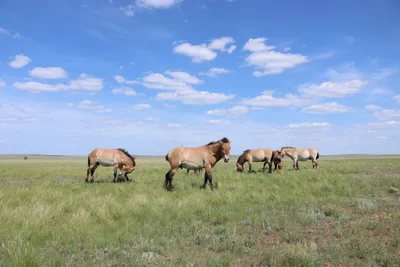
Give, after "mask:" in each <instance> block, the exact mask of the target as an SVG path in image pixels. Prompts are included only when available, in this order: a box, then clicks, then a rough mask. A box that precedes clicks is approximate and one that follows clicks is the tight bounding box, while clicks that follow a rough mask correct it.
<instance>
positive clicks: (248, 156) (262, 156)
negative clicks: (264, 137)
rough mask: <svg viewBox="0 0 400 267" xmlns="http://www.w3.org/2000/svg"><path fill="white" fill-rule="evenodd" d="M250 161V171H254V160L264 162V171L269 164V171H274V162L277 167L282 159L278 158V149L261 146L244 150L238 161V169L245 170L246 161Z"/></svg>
mask: <svg viewBox="0 0 400 267" xmlns="http://www.w3.org/2000/svg"><path fill="white" fill-rule="evenodd" d="M246 162H248V164H249V173H251V172H252V169H251V168H252V164H253V162H264V166H263V171H264V170H265V165H267V163H268V165H269V170H268V173H272V163H274V165H275V169H274V171H275V170H276V168H277V165H278V163H279V162H280V160H279V159H278V151H277V150H272V149H270V148H260V149H247V150H245V151H243V153H242V155H240V156H239V158H238V160H237V162H236V170H237V171H238V172H243V171H244V166H243V165H244V163H246Z"/></svg>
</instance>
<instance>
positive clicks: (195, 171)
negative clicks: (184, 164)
mask: <svg viewBox="0 0 400 267" xmlns="http://www.w3.org/2000/svg"><path fill="white" fill-rule="evenodd" d="M190 170H191V169H187V171H186V175H189V172H190ZM202 170H203V169H202V168H197V169H194V170H193V171H194V173H195V174H197V176H199V175H200V172H201V171H202Z"/></svg>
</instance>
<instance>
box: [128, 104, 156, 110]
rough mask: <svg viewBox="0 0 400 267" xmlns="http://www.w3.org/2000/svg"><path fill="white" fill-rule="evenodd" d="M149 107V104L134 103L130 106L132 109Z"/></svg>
mask: <svg viewBox="0 0 400 267" xmlns="http://www.w3.org/2000/svg"><path fill="white" fill-rule="evenodd" d="M149 108H151V105H150V104H136V105H133V106H132V109H134V110H141V109H149Z"/></svg>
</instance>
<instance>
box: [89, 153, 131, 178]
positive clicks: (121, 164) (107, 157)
mask: <svg viewBox="0 0 400 267" xmlns="http://www.w3.org/2000/svg"><path fill="white" fill-rule="evenodd" d="M99 165H101V166H104V167H111V166H114V180H113V182H114V183H115V182H116V178H117V171H118V169H119V175H120V176H121V175H122V176H123V177H124V178H125V180H126V181H132V180H130V179H129V178H128V174H129V173H131V172H133V171H134V170H135V168H136V162H135V157H133V156H132V155H131V154H129V153H128V151H126V150H125V149H123V148H117V149H104V148H95V149H94V150H93V151H92V152H90V154H89V155H88V169H87V175H86V179H85V182H86V183H87V182H89V173H90V176H91V180H90V182H91V183H93V174H94V172H95V171H96V169H97V167H98V166H99Z"/></svg>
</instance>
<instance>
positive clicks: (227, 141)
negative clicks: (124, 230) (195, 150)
mask: <svg viewBox="0 0 400 267" xmlns="http://www.w3.org/2000/svg"><path fill="white" fill-rule="evenodd" d="M220 141H221V142H222V143H229V139H228V138H226V137H224V138H222V139H220V140H218V141H212V142H210V143H208V144H207V145H206V146H209V145H213V144H216V143H218V142H220Z"/></svg>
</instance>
